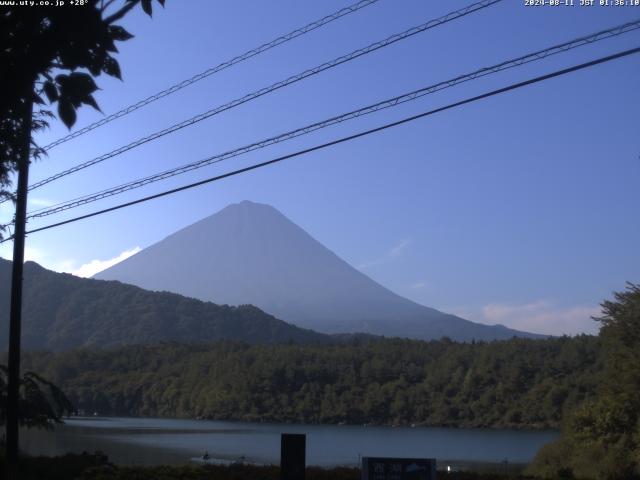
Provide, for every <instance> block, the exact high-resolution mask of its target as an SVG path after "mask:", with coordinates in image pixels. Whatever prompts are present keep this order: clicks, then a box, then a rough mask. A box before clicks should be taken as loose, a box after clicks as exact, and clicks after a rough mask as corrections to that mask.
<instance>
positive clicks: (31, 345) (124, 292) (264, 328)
mask: <svg viewBox="0 0 640 480" xmlns="http://www.w3.org/2000/svg"><path fill="white" fill-rule="evenodd" d="M10 280H11V262H9V261H7V260H3V259H0V345H1V346H2V347H0V348H1V349H2V350H4V349H6V346H7V345H8V332H9V328H8V322H9V305H10V302H9V298H10V286H11V281H10ZM214 340H236V341H242V342H247V343H284V342H302V343H325V342H328V341H330V339H329V337H327V336H325V335H322V334H319V333H316V332H313V331H311V330H305V329H302V328H298V327H295V326H293V325H289V324H288V323H285V322H283V321H281V320H278V319H277V318H275V317H273V316H272V315H269V314H267V313H265V312H263V311H262V310H260V309H258V308H256V307H254V306H251V305H243V306H237V307H233V306H228V305H216V304H213V303H210V302H203V301H199V300H195V299H192V298H187V297H183V296H181V295H177V294H174V293H168V292H149V291H146V290H143V289H141V288H138V287H135V286H132V285H125V284H122V283H120V282H114V281H102V280H92V279H86V278H79V277H75V276H73V275H69V274H65V273H56V272H52V271H50V270H46V269H45V268H43V267H41V266H40V265H38V264H37V263H34V262H27V263H26V264H25V269H24V295H23V324H22V346H23V348H25V349H31V350H34V349H46V350H66V349H71V348H76V347H110V346H116V345H127V344H145V343H157V342H162V341H178V342H188V343H192V342H210V341H214Z"/></svg>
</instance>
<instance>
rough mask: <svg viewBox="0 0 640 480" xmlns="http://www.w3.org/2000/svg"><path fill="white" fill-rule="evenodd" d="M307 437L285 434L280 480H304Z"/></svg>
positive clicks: (281, 445)
mask: <svg viewBox="0 0 640 480" xmlns="http://www.w3.org/2000/svg"><path fill="white" fill-rule="evenodd" d="M306 443H307V436H306V435H304V434H300V433H283V434H282V437H281V440H280V480H304V474H305V469H306V466H307V465H306V461H307V458H306V454H307V445H306Z"/></svg>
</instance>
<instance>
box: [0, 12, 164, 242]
mask: <svg viewBox="0 0 640 480" xmlns="http://www.w3.org/2000/svg"><path fill="white" fill-rule="evenodd" d="M158 3H160V4H161V5H164V0H158ZM138 4H141V6H142V8H143V10H144V11H145V12H146V13H147V14H148V15H151V13H152V0H107V1H104V0H86V1H85V2H84V5H77V6H66V7H55V6H49V7H46V6H38V7H27V6H14V7H1V8H0V200H2V199H7V198H12V197H13V195H12V193H11V192H10V190H9V187H10V186H11V177H10V174H11V173H12V172H14V171H16V170H17V166H18V162H19V159H20V158H21V155H22V154H23V153H24V152H25V149H31V152H30V153H31V155H32V157H35V158H37V157H38V156H41V155H42V154H43V152H42V150H41V149H38V148H37V146H36V145H35V144H34V143H33V141H32V139H31V133H32V132H35V131H38V130H41V129H43V128H45V127H46V126H47V125H48V123H47V121H48V119H50V118H53V117H54V116H55V115H54V114H53V113H52V112H51V111H50V110H48V109H47V108H45V105H46V102H47V101H48V103H49V104H50V105H53V104H57V115H58V117H59V118H60V119H61V120H62V121H63V122H64V123H65V125H66V126H67V127H69V128H71V126H72V125H73V124H74V123H75V121H76V111H77V110H78V108H80V106H82V105H83V104H84V105H90V106H92V107H93V108H95V109H99V107H98V104H97V103H96V101H95V99H94V98H93V93H94V92H95V91H96V90H97V89H98V87H97V85H96V83H95V81H94V80H93V77H97V76H99V75H101V74H102V73H105V74H107V75H111V76H113V77H117V78H121V73H120V66H119V65H118V62H117V61H116V60H115V58H114V57H113V54H114V53H116V52H117V51H118V49H117V47H116V43H117V42H119V41H126V40H128V39H130V38H132V37H133V35H131V34H130V33H129V32H127V31H126V30H125V29H124V28H123V27H121V26H119V25H116V22H118V21H119V20H121V19H122V18H123V17H124V16H125V15H126V14H127V13H129V12H130V11H131V10H132V9H133V8H134V7H135V6H136V5H138ZM32 105H35V108H32ZM32 110H33V116H32ZM1 233H2V232H0V234H1Z"/></svg>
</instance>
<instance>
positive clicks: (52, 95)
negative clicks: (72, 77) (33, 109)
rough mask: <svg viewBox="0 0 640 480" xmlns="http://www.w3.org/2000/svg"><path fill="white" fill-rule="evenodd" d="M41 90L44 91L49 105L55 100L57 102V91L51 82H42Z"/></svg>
mask: <svg viewBox="0 0 640 480" xmlns="http://www.w3.org/2000/svg"><path fill="white" fill-rule="evenodd" d="M42 88H43V89H44V93H45V94H46V95H47V98H48V99H49V103H53V102H55V101H56V100H58V89H57V88H56V86H55V84H54V83H53V82H50V81H46V82H44V85H43V86H42Z"/></svg>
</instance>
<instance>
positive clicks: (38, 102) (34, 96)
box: [33, 92, 44, 105]
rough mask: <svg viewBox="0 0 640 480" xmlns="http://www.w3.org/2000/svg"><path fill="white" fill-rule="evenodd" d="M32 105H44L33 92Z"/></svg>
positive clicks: (39, 97)
mask: <svg viewBox="0 0 640 480" xmlns="http://www.w3.org/2000/svg"><path fill="white" fill-rule="evenodd" d="M33 103H35V104H36V105H44V100H43V99H42V97H41V96H40V95H38V94H37V93H35V92H33Z"/></svg>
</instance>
